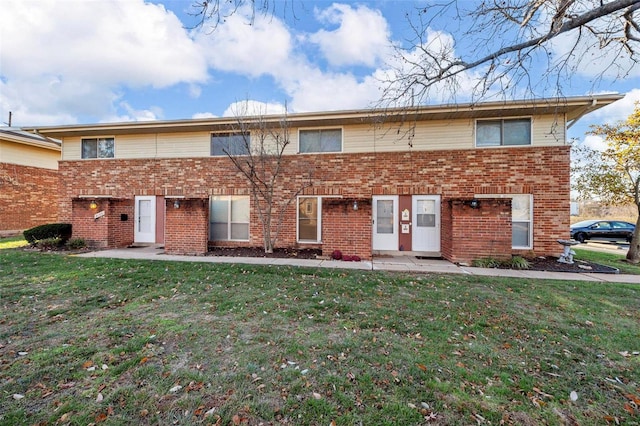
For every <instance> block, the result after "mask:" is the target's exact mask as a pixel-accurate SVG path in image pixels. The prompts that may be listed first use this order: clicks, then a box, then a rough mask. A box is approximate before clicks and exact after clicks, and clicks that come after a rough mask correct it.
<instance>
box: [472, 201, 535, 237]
mask: <svg viewBox="0 0 640 426" xmlns="http://www.w3.org/2000/svg"><path fill="white" fill-rule="evenodd" d="M476 198H511V246H512V248H514V249H530V248H532V247H533V243H532V241H533V226H532V224H533V197H532V196H531V195H529V194H476Z"/></svg>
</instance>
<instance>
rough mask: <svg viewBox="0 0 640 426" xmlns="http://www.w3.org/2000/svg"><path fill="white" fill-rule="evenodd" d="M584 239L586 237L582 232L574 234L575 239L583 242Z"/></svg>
mask: <svg viewBox="0 0 640 426" xmlns="http://www.w3.org/2000/svg"><path fill="white" fill-rule="evenodd" d="M586 239H587V234H585V233H584V232H580V233H578V234H576V241H578V242H581V243H584V242H585V240H586Z"/></svg>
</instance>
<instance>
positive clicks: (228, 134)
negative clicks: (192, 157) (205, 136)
mask: <svg viewBox="0 0 640 426" xmlns="http://www.w3.org/2000/svg"><path fill="white" fill-rule="evenodd" d="M222 135H224V136H226V137H230V136H240V137H241V138H243V139H242V142H243V144H242V148H243V149H244V148H245V145H244V138H249V147H248V148H249V149H251V133H250V132H212V133H211V140H210V141H209V144H210V149H209V151H210V153H211V156H212V157H226V156H227V154H225V153H224V152H223V153H222V154H214V153H213V138H214V137H215V136H222ZM230 155H249V153H240V154H236V153H233V152H232V153H231V154H230Z"/></svg>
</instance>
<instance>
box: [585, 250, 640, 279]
mask: <svg viewBox="0 0 640 426" xmlns="http://www.w3.org/2000/svg"><path fill="white" fill-rule="evenodd" d="M574 250H575V252H576V255H575V258H576V259H580V260H587V261H590V262H595V263H599V264H601V265H606V266H612V267H614V268H618V269H619V270H620V273H621V274H633V275H640V264H633V263H629V262H627V261H626V258H625V256H624V255H622V254H614V253H605V252H600V251H595V250H585V249H574Z"/></svg>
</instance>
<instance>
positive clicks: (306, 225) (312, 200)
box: [298, 197, 322, 242]
mask: <svg viewBox="0 0 640 426" xmlns="http://www.w3.org/2000/svg"><path fill="white" fill-rule="evenodd" d="M321 206H322V201H321V199H320V198H318V197H300V198H298V241H306V242H319V241H320V239H321V235H320V221H321V214H320V211H321Z"/></svg>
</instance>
